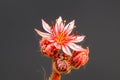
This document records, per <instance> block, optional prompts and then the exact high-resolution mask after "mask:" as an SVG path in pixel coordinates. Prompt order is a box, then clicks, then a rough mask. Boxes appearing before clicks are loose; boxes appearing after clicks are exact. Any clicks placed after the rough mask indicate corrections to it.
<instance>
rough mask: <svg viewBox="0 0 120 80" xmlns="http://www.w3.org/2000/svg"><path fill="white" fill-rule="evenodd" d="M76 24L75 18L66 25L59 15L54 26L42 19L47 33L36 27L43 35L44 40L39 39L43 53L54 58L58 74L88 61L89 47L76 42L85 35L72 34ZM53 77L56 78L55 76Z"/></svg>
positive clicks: (54, 65) (55, 70) (81, 39)
mask: <svg viewBox="0 0 120 80" xmlns="http://www.w3.org/2000/svg"><path fill="white" fill-rule="evenodd" d="M74 24H75V20H73V21H71V22H70V23H68V24H67V25H66V26H65V23H64V21H63V20H62V17H59V18H58V19H57V20H56V23H55V24H52V26H49V25H48V24H47V23H46V22H45V21H44V20H42V26H43V28H44V30H45V31H46V32H47V33H46V32H42V31H40V30H38V29H35V31H36V32H37V34H38V35H40V36H42V40H40V41H39V45H40V48H41V49H40V50H41V52H42V54H43V55H45V56H47V57H49V58H53V62H52V68H53V72H54V73H55V74H57V75H59V74H61V73H65V74H67V73H69V72H70V71H71V69H72V68H73V69H78V68H80V67H81V66H84V65H85V64H86V63H87V62H88V59H89V48H88V47H87V48H86V49H85V48H82V46H81V45H78V44H76V43H78V42H81V41H83V40H84V38H85V36H84V35H77V34H72V35H70V34H71V32H72V30H73V28H75V25H74ZM71 51H72V52H71ZM61 52H62V53H61ZM53 75H54V74H53ZM55 76H56V75H55ZM52 78H53V79H54V76H52ZM51 80H52V79H51Z"/></svg>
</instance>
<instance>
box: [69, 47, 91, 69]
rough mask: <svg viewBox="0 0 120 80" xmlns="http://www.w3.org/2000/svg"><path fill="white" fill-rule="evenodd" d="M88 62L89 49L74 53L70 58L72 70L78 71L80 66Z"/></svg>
mask: <svg viewBox="0 0 120 80" xmlns="http://www.w3.org/2000/svg"><path fill="white" fill-rule="evenodd" d="M88 60H89V48H88V47H87V49H86V51H74V52H73V56H72V57H71V66H72V68H75V69H78V68H79V67H81V66H84V65H85V64H86V63H87V62H88Z"/></svg>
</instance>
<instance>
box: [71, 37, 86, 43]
mask: <svg viewBox="0 0 120 80" xmlns="http://www.w3.org/2000/svg"><path fill="white" fill-rule="evenodd" d="M84 38H85V36H76V39H74V40H72V41H71V42H81V41H83V40H84Z"/></svg>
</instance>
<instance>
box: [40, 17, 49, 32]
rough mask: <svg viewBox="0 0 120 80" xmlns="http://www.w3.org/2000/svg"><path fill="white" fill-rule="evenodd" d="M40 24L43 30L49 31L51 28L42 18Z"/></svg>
mask: <svg viewBox="0 0 120 80" xmlns="http://www.w3.org/2000/svg"><path fill="white" fill-rule="evenodd" d="M42 26H43V28H44V29H45V31H47V32H49V33H51V28H50V26H49V25H48V24H47V23H46V22H45V21H44V20H43V19H42Z"/></svg>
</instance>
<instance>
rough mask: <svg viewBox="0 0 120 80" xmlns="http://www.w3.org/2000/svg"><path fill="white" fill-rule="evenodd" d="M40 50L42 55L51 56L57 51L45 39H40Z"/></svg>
mask: <svg viewBox="0 0 120 80" xmlns="http://www.w3.org/2000/svg"><path fill="white" fill-rule="evenodd" d="M40 47H41V52H42V54H43V55H45V56H47V57H49V58H51V57H53V56H54V55H56V54H57V53H58V51H59V50H58V49H57V48H56V47H55V46H54V45H53V44H52V43H50V42H49V41H48V40H47V39H42V40H41V41H40Z"/></svg>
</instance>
